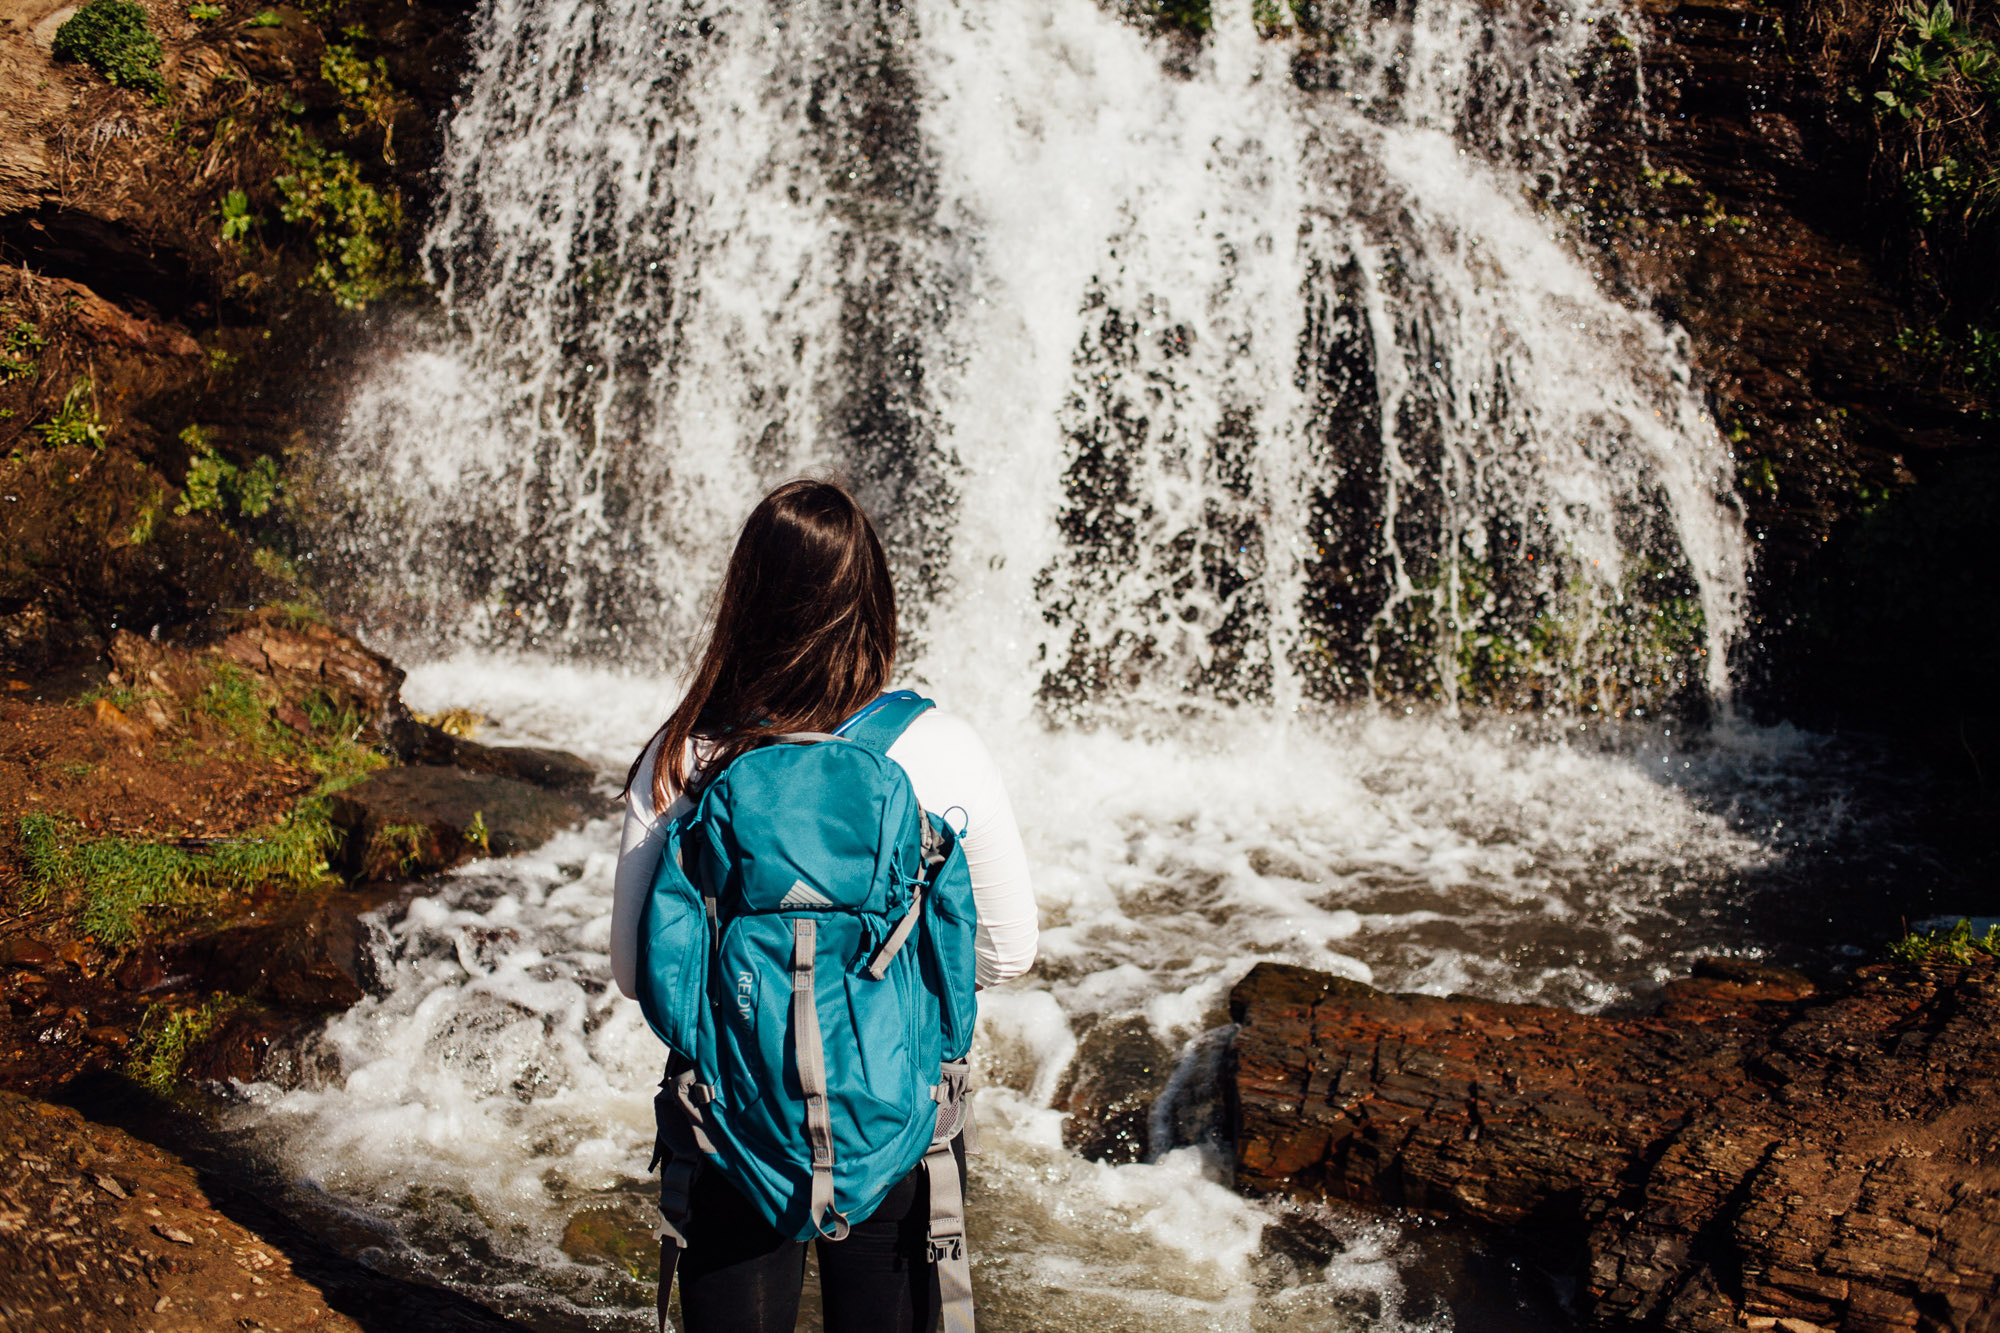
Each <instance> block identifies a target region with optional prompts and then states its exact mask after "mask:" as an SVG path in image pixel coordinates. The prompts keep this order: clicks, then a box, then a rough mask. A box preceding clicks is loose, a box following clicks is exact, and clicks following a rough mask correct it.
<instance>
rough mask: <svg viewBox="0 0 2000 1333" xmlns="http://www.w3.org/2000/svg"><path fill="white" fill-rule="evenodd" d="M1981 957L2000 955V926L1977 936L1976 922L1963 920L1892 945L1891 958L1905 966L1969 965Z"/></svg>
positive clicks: (1905, 937) (1919, 933) (1993, 926)
mask: <svg viewBox="0 0 2000 1333" xmlns="http://www.w3.org/2000/svg"><path fill="white" fill-rule="evenodd" d="M1980 954H1985V955H1986V956H1987V957H1989V958H1991V957H1996V956H2000V924H1996V925H1992V926H1988V927H1987V928H1986V933H1985V934H1984V935H1975V934H1973V932H1972V923H1971V922H1970V921H1967V920H1965V919H1963V918H1960V920H1959V923H1958V924H1957V925H1955V926H1952V927H1950V928H1949V929H1945V930H1925V931H1912V932H1910V933H1909V934H1908V935H1905V936H1903V938H1902V939H1900V940H1897V941H1896V942H1895V943H1894V944H1892V945H1890V946H1889V956H1890V957H1891V958H1894V959H1896V960H1897V961H1899V962H1904V963H1969V962H1971V961H1972V960H1973V959H1974V958H1975V957H1977V956H1978V955H1980Z"/></svg>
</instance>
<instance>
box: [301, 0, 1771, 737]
mask: <svg viewBox="0 0 2000 1333" xmlns="http://www.w3.org/2000/svg"><path fill="white" fill-rule="evenodd" d="M1596 4H1597V0H1585V2H1584V3H1581V4H1579V5H1577V6H1576V7H1574V8H1570V9H1559V10H1549V11H1537V14H1536V16H1534V17H1532V18H1529V17H1517V16H1509V15H1505V14H1501V13H1497V12H1495V11H1492V10H1490V9H1488V8H1485V7H1482V6H1480V5H1478V4H1476V3H1473V0H1415V2H1414V3H1413V4H1412V5H1410V6H1408V7H1406V8H1404V9H1400V10H1396V11H1394V12H1387V11H1383V10H1382V9H1381V7H1380V6H1376V5H1371V4H1366V3H1361V2H1360V0H1355V3H1354V4H1352V5H1351V6H1348V7H1342V6H1338V5H1334V4H1320V3H1310V4H1308V3H1299V4H1296V5H1292V6H1289V7H1281V6H1271V5H1264V4H1261V3H1260V4H1259V5H1257V6H1252V7H1249V8H1246V7H1244V6H1241V5H1238V6H1229V5H1217V6H1215V8H1214V10H1213V14H1212V18H1213V26H1212V29H1211V30H1209V31H1208V32H1206V33H1205V34H1203V35H1201V36H1200V38H1199V40H1196V39H1195V38H1193V37H1190V36H1187V35H1184V34H1183V35H1178V36H1176V35H1171V34H1169V35H1161V34H1160V33H1157V32H1154V31H1152V30H1151V29H1149V27H1148V25H1147V24H1146V23H1145V22H1141V21H1137V20H1135V19H1134V18H1133V17H1132V16H1131V15H1129V14H1120V13H1118V12H1114V10H1113V8H1112V7H1111V6H1109V5H1107V6H1105V7H1099V6H1097V5H1094V4H1092V3H1090V0H1049V2H1048V3H1043V4H1033V5H1030V4H1022V5H1009V6H999V7H995V6H978V5H965V4H962V3H959V2H958V0H921V2H920V3H910V4H903V3H892V2H891V0H818V2H816V3H811V4H794V3H757V2H755V0H751V2H746V3H743V4H741V5H737V6H730V7H724V6H721V5H703V4H699V3H686V2H684V3H680V4H668V5H660V6H627V7H623V8H616V7H595V6H584V5H577V4H572V3H566V2H565V0H492V4H491V7H490V10H489V11H488V13H487V16H486V18H485V19H484V27H483V33H484V36H483V38H482V40H481V42H480V44H479V47H478V57H477V67H476V69H475V71H474V73H473V76H472V80H471V87H470V90H469V94H468V96H467V98H466V100H465V104H464V107H463V109H462V110H461V111H460V112H459V113H458V114H457V115H456V116H455V117H454V119H453V122H452V125H451V129H450V137H449V146H448V149H447V152H446V156H445V162H444V166H443V177H444V190H443V205H442V207H441V209H440V211H439V214H438V218H437V221H436V223H435V225H434V226H433V228H432V230H431V233H430V236H429V238H428V241H427V248H426V254H427V256H428V262H429V264H430V267H431V271H432V274H433V277H434V280H435V283H436V286H437V289H438V293H439V296H440V301H439V309H438V310H437V312H435V313H434V314H432V315H430V316H428V317H425V318H423V319H413V320H411V321H410V323H409V325H408V326H407V327H406V328H404V329H403V330H401V331H400V334H399V336H398V337H397V338H395V339H392V340H391V342H390V345H389V346H387V347H385V349H384V352H383V358H382V361H381V363H380V364H379V365H378V366H377V367H376V368H375V370H374V371H373V372H372V373H371V374H370V375H369V376H368V377H367V378H366V379H365V380H364V381H363V382H362V383H361V384H359V385H358V386H356V388H355V391H354V392H353V394H352V395H351V398H350V401H349V406H348V410H347V414H346V417H345V420H344V422H343V424H342V428H341V432H340V440H339V443H338V445H337V448H336V458H335V464H334V466H332V467H331V468H329V470H328V471H329V475H331V476H334V477H338V478H344V479H345V481H344V483H336V490H337V491H338V495H339V500H340V503H341V506H342V514H341V521H340V523H339V524H337V525H336V528H335V532H334V535H332V536H331V537H330V538H329V542H330V544H331V545H332V546H333V548H334V549H335V551H336V554H337V556H338V558H339V559H340V560H341V562H342V563H343V564H344V566H345V567H347V568H350V569H351V570H352V571H353V572H354V574H355V575H356V577H355V578H354V579H353V580H352V582H351V587H352V589H353V595H354V597H355V599H356V602H357V605H358V607H359V609H361V610H362V611H363V612H364V613H365V615H366V616H367V618H368V619H369V620H370V621H371V623H373V624H375V625H377V627H378V628H379V629H381V630H383V631H384V632H386V633H389V634H392V635H394V636H397V637H399V638H403V639H406V640H410V641H414V642H417V643H420V644H427V645H432V646H437V645H442V644H448V643H484V644H489V645H500V646H515V647H531V648H536V649H540V650H544V651H548V652H553V653H555V654H557V655H559V656H565V657H571V658H592V657H594V658H602V659H611V660H621V659H629V658H630V657H631V656H632V655H633V654H639V655H640V656H641V658H642V660H645V661H647V662H649V663H656V664H659V665H662V666H665V667H671V666H672V665H673V664H674V663H676V662H678V661H679V660H681V658H682V656H683V655H684V654H685V651H686V644H687V643H688V641H689V636H690V634H691V633H692V632H693V631H694V630H695V629H696V627H697V625H698V622H699V617H700V614H701V608H702V605H703V599H704V597H705V595H706V593H707V591H708V590H709V589H710V588H711V587H712V586H713V583H714V580H715V578H716V577H717V575H718V573H719V571H720V567H721V564H722V561H723V558H724V556H725V554H726V551H727V547H728V543H729V541H730V540H731V537H732V534H733V530H734V527H735V525H736V524H737V523H738V522H739V521H740V519H741V517H742V515H743V514H744V513H745V512H746V511H747V509H748V507H749V506H750V504H752V503H753V502H754V500H755V498H756V496H757V495H758V494H759V493H761V491H762V490H763V489H765V488H766V487H768V486H769V485H770V484H772V483H773V482H775V481H777V480H780V479H782V478H784V477H785V476H788V475H793V474H796V473H800V472H821V473H833V474H835V475H839V476H843V477H845V478H846V479H848V480H849V481H850V483H851V484H852V485H853V486H854V487H855V489H856V490H857V492H858V493H859V494H860V495H861V496H862V498H863V499H864V501H865V502H866V503H867V504H868V505H869V507H870V509H871V511H872V512H873V513H874V514H875V516H876V518H877V522H878V524H879V525H880V526H881V528H882V530H883V536H884V539H885V542H886V544H887V546H888V548H889V550H890V552H891V558H892V561H893V563H894V566H895V569H896V573H897V577H898V582H899V586H900V589H901V591H902V594H903V601H904V605H905V606H906V607H908V608H909V614H908V619H909V636H908V637H909V643H908V645H907V648H908V651H907V652H906V655H905V656H906V661H907V662H908V663H909V664H910V665H911V666H912V668H913V670H914V672H915V673H916V675H917V676H919V677H920V678H936V679H947V678H949V679H952V680H954V681H956V682H959V683H960V684H961V686H962V687H963V688H967V689H970V688H972V686H971V682H973V681H977V682H978V690H979V692H980V693H981V694H982V696H983V697H984V698H986V699H988V700H989V702H990V706H992V707H994V708H1001V709H1004V710H1005V711H1007V712H1009V713H1012V714H1017V715H1018V714H1019V713H1020V712H1021V710H1022V709H1024V708H1028V707H1037V708H1039V709H1041V710H1042V711H1043V712H1044V714H1045V715H1048V716H1053V717H1057V718H1061V717H1065V716H1072V715H1078V714H1092V713H1096V712H1099V711H1102V710H1103V709H1104V708H1106V707H1116V708H1118V709H1120V710H1130V709H1132V708H1134V707H1145V706H1149V705H1150V706H1154V707H1161V708H1169V709H1178V710H1183V711H1184V710H1186V709H1187V708H1190V707H1194V708H1203V707H1209V706H1213V705H1215V704H1218V703H1233V702H1240V701H1248V702H1253V703H1257V704H1259V705H1264V706H1274V707H1276V708H1277V709H1278V710H1279V711H1281V712H1285V711H1290V710H1292V709H1294V708H1296V707H1297V706H1299V705H1300V704H1301V703H1304V702H1310V701H1316V700H1339V699H1349V698H1357V697H1369V696H1374V697H1399V698H1402V697H1413V698H1432V699H1437V700H1440V701H1443V702H1446V703H1448V704H1452V703H1457V702H1460V701H1472V702H1479V703H1496V704H1500V705H1503V706H1514V707H1554V708H1558V709H1603V710H1606V711H1610V712H1625V711H1630V710H1645V709H1648V708H1657V707H1660V706H1662V705H1669V704H1674V703H1677V702H1685V701H1687V700H1688V699H1690V698H1693V697H1699V696H1700V695H1702V694H1703V693H1704V692H1706V694H1707V695H1709V696H1711V697H1721V696H1724V695H1726V693H1727V688H1728V674H1727V659H1728V649H1729V645H1730V643H1731V642H1732V640H1733V638H1734V636H1735V634H1736V632H1737V630H1738V627H1739V625H1740V622H1741V617H1742V597H1743V585H1744V581H1745V577H1746V561H1747V556H1746V547H1745V542H1744V538H1743V535H1742V530H1741V522H1740V516H1739V514H1738V512H1737V510H1736V508H1735V505H1734V502H1733V499H1732V496H1731V479H1730V470H1729V458H1728V452H1727V449H1726V447H1725V446H1724V444H1723V443H1722V442H1721V441H1720V440H1719V438H1718V437H1717V433H1716V430H1715V428H1714V425H1713V423H1712V422H1711V421H1710V420H1709V419H1708V417H1707V416H1706V415H1705V413H1704V412H1703V410H1702V407H1701V404H1700V401H1699V397H1698V395H1697V393H1696V392H1695V391H1694V389H1693V388H1692V386H1691V383H1690V380H1691V376H1690V372H1689V366H1688V361H1687V355H1686V351H1685V348H1684V347H1683V346H1682V344H1681V340H1680V338H1679V336H1678V334H1677V333H1676V331H1675V330H1673V329H1671V328H1669V327H1666V326H1663V325H1662V324H1661V323H1660V322H1659V321H1658V320H1657V319H1656V318H1654V317H1653V316H1652V315H1650V314H1648V313H1645V312H1642V311H1637V310H1634V309H1631V308H1629V307H1628V306H1626V305H1625V304H1622V303H1621V302H1620V301H1618V300H1616V299H1614V298H1613V297H1611V296H1609V295H1607V294H1606V293H1605V292H1604V291H1603V290H1601V288H1600V286H1599V284H1598V283H1597V281H1596V280H1595V279H1594V277H1593V275H1592V274H1591V272H1590V271H1589V269H1588V267H1587V266H1586V265H1585V264H1584V263H1583V262H1582V260H1580V259H1579V258H1578V256H1577V254H1576V253H1575V251H1574V249H1573V248H1572V246H1571V244H1570V243H1569V241H1568V240H1567V239H1566V238H1565V236H1564V225H1565V218H1564V215H1563V214H1562V213H1561V212H1560V210H1558V209H1556V208H1554V207H1553V206H1551V205H1548V204H1546V203H1543V202H1538V201H1540V200H1544V199H1549V198H1554V197H1558V196H1559V194H1560V186H1561V182H1562V181H1563V180H1564V178H1565V173H1566V172H1567V171H1568V169H1569V162H1568V159H1567V150H1566V148H1565V145H1568V144H1573V143H1575V142H1577V141H1578V139H1579V135H1580V126H1581V122H1582V120H1583V119H1584V117H1585V116H1586V114H1587V112H1588V109H1589V96H1588V95H1587V93H1586V90H1585V84H1586V83H1595V84H1605V83H1615V80H1609V79H1607V78H1606V77H1605V75H1604V70H1605V69H1606V68H1607V67H1610V66H1613V65H1616V63H1617V62H1618V61H1619V60H1620V59H1622V58H1625V57H1622V56H1621V52H1623V51H1628V50H1629V48H1630V46H1631V42H1632V38H1631V35H1630V34H1629V33H1628V32H1627V30H1626V28H1625V21H1624V20H1623V18H1622V17H1621V15H1620V14H1619V12H1618V11H1617V10H1616V9H1615V8H1611V7H1609V6H1608V5H1607V6H1604V7H1594V6H1595V5H1596ZM1253 11H1254V12H1253ZM1267 11H1268V12H1267ZM1626 63H1627V64H1628V65H1629V64H1630V61H1629V59H1627V60H1626ZM1599 95H1602V94H1599Z"/></svg>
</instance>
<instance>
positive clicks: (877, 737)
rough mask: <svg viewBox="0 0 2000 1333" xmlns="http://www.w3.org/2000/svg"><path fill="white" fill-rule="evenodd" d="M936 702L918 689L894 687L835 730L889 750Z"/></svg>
mask: <svg viewBox="0 0 2000 1333" xmlns="http://www.w3.org/2000/svg"><path fill="white" fill-rule="evenodd" d="M932 707H934V705H933V704H932V703H931V701H930V700H929V699H926V698H924V696H923V695H921V694H918V693H917V692H916V691H915V690H894V691H891V692H890V693H888V694H885V695H883V696H882V697H881V698H879V699H877V700H876V701H875V702H874V703H872V704H869V705H868V706H867V707H866V708H863V709H862V710H861V711H860V712H858V713H856V714H855V715H854V716H853V717H850V718H848V719H847V721H845V722H843V723H841V724H840V725H839V726H838V727H835V728H834V734H835V735H838V736H844V737H846V738H847V739H848V740H851V741H859V742H860V743H861V744H863V745H865V746H867V747H868V748H869V749H871V750H879V751H881V752H883V753H885V754H886V753H888V750H889V747H890V746H891V745H894V744H895V743H896V738H897V737H898V736H901V735H902V734H903V732H904V730H905V729H906V728H908V727H909V725H910V724H911V723H912V722H914V721H916V720H917V718H918V717H919V716H920V715H922V714H923V713H925V712H927V711H929V710H930V709H931V708H932Z"/></svg>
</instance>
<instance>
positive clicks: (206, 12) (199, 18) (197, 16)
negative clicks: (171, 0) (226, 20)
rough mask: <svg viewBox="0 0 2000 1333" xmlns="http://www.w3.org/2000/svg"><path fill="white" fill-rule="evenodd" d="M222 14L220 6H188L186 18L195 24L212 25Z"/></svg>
mask: <svg viewBox="0 0 2000 1333" xmlns="http://www.w3.org/2000/svg"><path fill="white" fill-rule="evenodd" d="M222 14H223V9H222V6H221V5H211V4H196V5H189V6H188V9H187V16H188V17H189V18H191V19H193V20H194V21H195V22H196V23H213V22H215V20H217V19H219V18H221V17H222Z"/></svg>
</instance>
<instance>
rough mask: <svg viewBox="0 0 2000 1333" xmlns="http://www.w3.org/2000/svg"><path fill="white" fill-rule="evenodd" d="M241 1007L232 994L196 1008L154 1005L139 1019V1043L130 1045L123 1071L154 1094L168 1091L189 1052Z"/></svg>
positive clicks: (177, 1079) (175, 1081) (179, 1074)
mask: <svg viewBox="0 0 2000 1333" xmlns="http://www.w3.org/2000/svg"><path fill="white" fill-rule="evenodd" d="M242 1006H243V1001H242V1000H241V999H239V998H238V997H236V996H234V995H218V996H216V997H214V998H213V999H211V1000H209V1001H208V1002H207V1003H206V1004H203V1005H202V1006H201V1007H200V1008H198V1009H177V1008H173V1007H172V1006H169V1005H164V1004H156V1005H153V1006H152V1007H150V1008H149V1009H147V1010H146V1016H145V1017H144V1018H142V1019H140V1020H139V1033H138V1040H137V1041H135V1042H133V1043H132V1054H131V1056H130V1057H129V1058H128V1059H127V1061H126V1065H125V1072H126V1073H128V1074H130V1075H131V1076H132V1077H133V1078H134V1079H136V1080H138V1081H139V1082H141V1083H143V1084H145V1085H146V1086H147V1087H149V1088H151V1089H152V1090H153V1091H154V1092H158V1093H165V1092H167V1091H169V1090H171V1089H172V1087H173V1085H174V1084H175V1083H177V1082H178V1081H179V1080H180V1076H181V1069H182V1067H183V1066H184V1065H186V1064H187V1058H188V1055H189V1053H191V1052H192V1051H193V1050H194V1049H195V1048H196V1047H197V1046H199V1045H201V1043H202V1042H203V1041H204V1040H205V1039H206V1038H207V1037H208V1036H209V1035H210V1034H211V1033H213V1032H214V1031H215V1030H216V1029H217V1028H218V1027H220V1026H222V1021H223V1020H224V1019H226V1018H228V1017H229V1015H230V1014H232V1013H234V1012H235V1011H236V1010H238V1009H240V1008H242Z"/></svg>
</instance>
